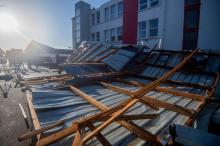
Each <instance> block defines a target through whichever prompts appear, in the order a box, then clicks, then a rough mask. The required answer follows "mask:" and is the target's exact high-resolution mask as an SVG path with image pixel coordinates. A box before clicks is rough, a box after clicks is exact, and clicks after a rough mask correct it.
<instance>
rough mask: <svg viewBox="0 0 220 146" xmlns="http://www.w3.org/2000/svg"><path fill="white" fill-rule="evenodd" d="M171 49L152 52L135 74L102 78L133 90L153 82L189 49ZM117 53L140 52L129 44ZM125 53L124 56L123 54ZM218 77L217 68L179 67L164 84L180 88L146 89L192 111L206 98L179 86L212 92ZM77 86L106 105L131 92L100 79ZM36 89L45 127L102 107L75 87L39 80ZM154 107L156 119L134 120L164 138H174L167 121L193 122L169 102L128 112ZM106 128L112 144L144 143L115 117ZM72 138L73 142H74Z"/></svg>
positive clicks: (94, 141)
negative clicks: (54, 85) (50, 85)
mask: <svg viewBox="0 0 220 146" xmlns="http://www.w3.org/2000/svg"><path fill="white" fill-rule="evenodd" d="M117 52H120V51H117ZM156 52H157V51H156ZM151 54H154V52H153V51H152V52H151ZM164 54H165V57H162V58H161V59H155V58H158V56H162V55H164ZM169 54H170V55H168V53H164V51H163V53H161V54H160V52H159V54H157V53H156V55H149V56H153V57H150V58H151V59H152V60H153V61H152V60H151V61H150V62H147V63H146V64H145V65H143V66H142V71H140V72H139V73H133V75H131V74H128V75H124V76H123V77H122V76H120V77H115V80H113V79H111V81H109V80H108V81H107V80H104V79H103V81H105V82H108V84H110V85H113V86H115V87H117V88H120V89H125V90H127V91H130V92H135V91H137V90H138V89H140V88H141V87H140V86H139V85H141V86H143V85H142V84H141V83H144V84H148V83H151V82H152V81H153V80H155V79H157V78H159V77H161V76H163V75H164V74H165V73H166V72H168V71H170V70H171V69H172V68H173V67H174V66H175V65H176V64H175V63H176V62H181V61H182V59H183V58H184V57H185V56H186V55H187V53H183V52H182V53H177V54H175V52H171V53H170V52H169ZM114 55H119V56H118V57H120V59H121V58H122V60H125V61H124V63H125V62H127V60H126V57H131V58H133V57H134V56H135V55H136V54H135V55H133V54H132V53H130V51H129V54H127V52H126V50H125V52H124V50H123V51H122V53H121V52H120V53H118V54H114ZM114 55H112V56H110V57H109V58H111V57H113V56H114ZM166 55H168V57H166ZM122 56H123V57H125V58H123V57H122ZM149 56H148V57H149ZM155 56H157V57H155ZM113 58H114V57H113ZM106 60H107V59H106ZM113 60H114V59H113ZM149 60H150V59H149ZM122 62H123V61H122ZM115 64H117V61H116V62H115V63H114V64H113V65H115ZM116 66H117V65H116ZM122 66H124V65H122ZM133 67H134V66H133ZM122 68H123V67H120V66H117V68H116V69H119V70H120V69H122ZM97 76H98V74H97ZM116 78H118V79H119V80H116ZM74 80H77V82H78V79H76V78H73V79H72V80H71V82H66V83H72V84H75V82H74ZM216 80H218V79H217V76H216V74H215V73H206V72H191V71H189V70H185V69H182V70H179V71H178V72H176V73H175V74H174V75H173V76H172V77H170V78H169V80H168V81H166V82H164V83H162V84H161V85H160V87H163V88H166V89H172V90H175V93H173V92H164V91H160V90H158V89H154V90H152V91H150V92H148V93H146V96H150V97H152V98H153V99H156V100H159V101H161V102H165V103H166V104H167V103H169V105H175V106H177V105H178V106H177V107H179V108H180V109H181V107H182V108H184V109H192V110H193V111H198V110H199V109H200V106H201V105H202V104H203V101H200V100H197V99H193V98H194V97H191V98H189V96H188V97H186V96H183V95H184V94H181V95H182V96H180V95H177V93H176V92H177V91H181V93H183V92H184V93H194V94H193V95H196V96H201V97H202V98H205V97H209V96H210V95H211V94H212V93H211V92H210V91H211V89H212V88H215V87H214V85H215V84H216ZM123 81H129V83H133V84H129V83H125V82H123ZM134 81H136V83H138V84H135V82H134ZM82 82H85V80H82ZM47 85H48V83H47ZM76 85H77V84H76ZM192 85H193V86H192ZM41 86H42V85H41ZM43 86H44V85H43ZM45 87H47V86H45ZM77 88H78V89H79V90H80V91H82V92H83V93H85V94H86V95H88V96H90V97H92V98H93V99H95V100H96V101H98V102H99V103H101V104H103V105H105V106H107V107H108V108H112V107H115V106H116V105H119V104H120V103H122V102H123V101H125V100H127V99H128V98H130V97H129V96H128V95H125V94H122V93H119V92H118V91H117V92H116V91H115V90H113V89H112V88H108V87H107V86H105V87H103V86H101V85H100V83H99V82H98V81H96V82H91V83H90V84H89V85H86V84H85V85H84V86H81V85H79V86H78V87H77ZM32 89H33V92H32V96H33V100H32V102H33V104H34V107H35V110H36V112H37V115H38V118H39V122H40V124H41V126H42V127H46V126H48V125H50V124H52V123H54V122H56V121H60V120H64V121H65V125H63V126H61V127H59V128H61V129H63V128H66V127H68V126H71V125H72V122H73V121H77V120H78V119H80V118H82V117H83V118H85V117H88V116H90V115H94V114H96V113H99V109H97V108H95V106H93V105H91V104H90V103H89V102H87V101H86V100H84V99H82V97H81V96H79V95H78V94H75V93H72V92H70V91H60V90H53V88H51V89H48V88H46V90H45V88H39V86H35V87H34V86H33V87H32ZM206 90H208V91H209V92H207V91H206ZM159 107H160V106H159ZM152 113H153V114H159V116H158V117H156V118H154V119H141V120H132V122H134V123H135V124H137V125H138V126H140V127H142V128H144V129H145V130H147V131H148V132H149V133H151V134H153V135H155V136H156V135H158V136H159V138H160V139H161V142H162V141H163V140H164V141H166V142H167V141H169V133H168V127H169V125H170V124H173V123H177V124H180V125H185V124H187V123H188V122H189V119H190V117H189V116H186V115H184V114H180V113H179V112H177V111H176V110H175V109H172V108H170V107H166V106H165V107H164V106H162V107H160V108H159V110H158V111H155V110H153V109H152V108H151V107H150V106H146V105H144V104H143V103H137V104H135V105H134V106H133V107H132V108H130V109H129V110H128V111H127V112H126V113H125V114H124V115H132V114H133V115H134V114H137V115H140V114H152ZM97 124H99V123H97ZM95 126H97V125H95ZM57 130H58V129H57V128H54V129H51V130H49V131H47V132H45V133H47V134H49V133H53V132H55V131H57ZM59 130H60V129H59ZM87 130H88V129H87ZM101 133H102V134H103V135H104V136H105V138H107V139H108V141H109V142H110V143H111V144H113V145H122V144H123V145H127V144H133V145H137V144H141V143H143V141H142V140H140V138H139V137H137V136H135V135H134V134H132V133H130V132H129V131H128V130H127V129H125V128H124V127H122V126H120V125H119V124H117V123H112V124H111V125H109V126H108V127H107V128H105V129H104V130H103V131H102V132H101ZM70 139H72V137H70ZM71 143H72V140H71ZM71 143H69V145H70V144H71ZM88 144H89V145H100V143H99V141H98V140H97V139H92V140H90V141H89V142H88Z"/></svg>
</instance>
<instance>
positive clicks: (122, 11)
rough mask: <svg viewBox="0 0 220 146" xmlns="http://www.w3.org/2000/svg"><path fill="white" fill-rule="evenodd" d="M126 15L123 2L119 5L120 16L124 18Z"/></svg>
mask: <svg viewBox="0 0 220 146" xmlns="http://www.w3.org/2000/svg"><path fill="white" fill-rule="evenodd" d="M123 13H124V4H123V2H119V3H118V16H119V17H120V16H122V15H123Z"/></svg>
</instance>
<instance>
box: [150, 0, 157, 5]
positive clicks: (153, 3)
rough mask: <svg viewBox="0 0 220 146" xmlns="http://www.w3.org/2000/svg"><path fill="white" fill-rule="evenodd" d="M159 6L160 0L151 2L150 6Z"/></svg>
mask: <svg viewBox="0 0 220 146" xmlns="http://www.w3.org/2000/svg"><path fill="white" fill-rule="evenodd" d="M158 4H159V0H151V2H150V6H151V7H154V6H156V5H158Z"/></svg>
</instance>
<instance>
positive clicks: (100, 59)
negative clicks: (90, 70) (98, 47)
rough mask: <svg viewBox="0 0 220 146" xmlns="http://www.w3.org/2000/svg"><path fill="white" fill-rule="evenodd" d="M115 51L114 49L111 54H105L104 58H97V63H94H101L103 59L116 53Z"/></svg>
mask: <svg viewBox="0 0 220 146" xmlns="http://www.w3.org/2000/svg"><path fill="white" fill-rule="evenodd" d="M117 51H118V49H114V50H113V51H112V52H110V53H108V54H106V55H105V56H103V57H101V58H99V59H98V60H97V61H95V62H101V61H102V60H104V59H105V58H107V57H109V56H110V55H112V54H114V53H115V52H117Z"/></svg>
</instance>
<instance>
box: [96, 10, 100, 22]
mask: <svg viewBox="0 0 220 146" xmlns="http://www.w3.org/2000/svg"><path fill="white" fill-rule="evenodd" d="M96 22H97V24H99V23H100V12H99V11H98V12H96Z"/></svg>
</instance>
